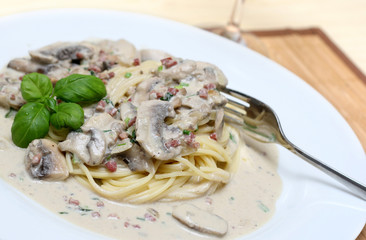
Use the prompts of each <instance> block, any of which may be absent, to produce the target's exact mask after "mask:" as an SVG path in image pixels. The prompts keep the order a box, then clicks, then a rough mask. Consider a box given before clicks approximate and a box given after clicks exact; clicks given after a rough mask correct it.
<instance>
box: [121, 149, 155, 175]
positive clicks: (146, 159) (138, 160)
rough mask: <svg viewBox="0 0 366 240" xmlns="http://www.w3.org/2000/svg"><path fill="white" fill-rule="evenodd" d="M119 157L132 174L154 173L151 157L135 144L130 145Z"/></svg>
mask: <svg viewBox="0 0 366 240" xmlns="http://www.w3.org/2000/svg"><path fill="white" fill-rule="evenodd" d="M120 157H122V159H123V161H124V162H125V163H126V164H127V166H128V168H129V169H130V170H131V171H133V172H149V173H150V172H153V171H154V163H153V162H152V160H151V157H150V156H149V155H148V154H146V153H145V151H144V150H143V149H141V147H140V146H139V145H137V144H132V147H131V148H129V149H128V150H127V151H125V152H123V154H122V155H120Z"/></svg>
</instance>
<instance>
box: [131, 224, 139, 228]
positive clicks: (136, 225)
mask: <svg viewBox="0 0 366 240" xmlns="http://www.w3.org/2000/svg"><path fill="white" fill-rule="evenodd" d="M132 227H133V228H138V229H140V228H141V226H140V225H138V224H134V225H132Z"/></svg>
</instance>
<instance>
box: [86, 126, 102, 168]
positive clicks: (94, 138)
mask: <svg viewBox="0 0 366 240" xmlns="http://www.w3.org/2000/svg"><path fill="white" fill-rule="evenodd" d="M90 133H91V138H90V141H89V143H88V144H87V145H86V147H87V149H88V150H89V154H90V158H89V161H88V162H86V164H88V165H90V166H98V165H99V164H101V163H102V162H103V157H104V154H105V152H106V139H105V136H104V133H103V132H102V131H100V130H99V129H96V128H92V129H90Z"/></svg>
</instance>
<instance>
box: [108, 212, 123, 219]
mask: <svg viewBox="0 0 366 240" xmlns="http://www.w3.org/2000/svg"><path fill="white" fill-rule="evenodd" d="M108 218H109V219H120V218H119V216H118V215H117V214H116V213H111V214H109V215H108Z"/></svg>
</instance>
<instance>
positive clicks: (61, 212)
mask: <svg viewBox="0 0 366 240" xmlns="http://www.w3.org/2000/svg"><path fill="white" fill-rule="evenodd" d="M58 213H59V214H69V213H68V212H58Z"/></svg>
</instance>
